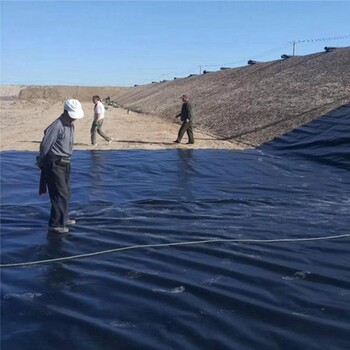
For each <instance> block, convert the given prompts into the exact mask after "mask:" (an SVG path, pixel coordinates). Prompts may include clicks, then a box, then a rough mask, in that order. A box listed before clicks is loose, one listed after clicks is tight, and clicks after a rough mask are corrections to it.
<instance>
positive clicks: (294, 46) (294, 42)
mask: <svg viewBox="0 0 350 350" xmlns="http://www.w3.org/2000/svg"><path fill="white" fill-rule="evenodd" d="M292 44H293V56H295V49H296V44H297V43H296V41H295V40H294V41H293V42H292Z"/></svg>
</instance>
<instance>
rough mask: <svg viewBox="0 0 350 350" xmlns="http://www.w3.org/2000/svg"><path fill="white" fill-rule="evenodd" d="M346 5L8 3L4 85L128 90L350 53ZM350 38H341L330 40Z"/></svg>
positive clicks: (3, 16)
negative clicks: (330, 52) (327, 52)
mask: <svg viewBox="0 0 350 350" xmlns="http://www.w3.org/2000/svg"><path fill="white" fill-rule="evenodd" d="M349 18H350V1H266V2H265V1H171V2H170V1H124V2H122V1H4V0H1V28H0V29H1V57H0V58H1V62H0V63H1V67H0V68H1V70H0V79H1V81H0V82H1V83H2V84H34V85H36V84H38V85H40V84H42V85H90V86H132V85H134V84H144V83H150V82H152V81H159V80H163V79H173V78H174V77H183V76H187V75H189V74H195V73H199V72H200V70H202V71H203V70H204V69H206V70H210V71H214V70H218V69H220V67H221V66H230V67H238V66H243V65H246V63H247V61H248V60H249V59H255V60H259V61H271V60H276V59H279V58H280V56H281V54H285V53H286V54H291V53H292V44H291V42H292V41H299V40H314V39H324V40H320V41H309V42H303V43H297V44H296V54H299V55H305V54H309V53H313V52H319V51H323V48H324V47H325V46H350V24H349V23H350V21H349ZM339 36H347V38H345V39H336V40H326V39H327V38H333V37H339Z"/></svg>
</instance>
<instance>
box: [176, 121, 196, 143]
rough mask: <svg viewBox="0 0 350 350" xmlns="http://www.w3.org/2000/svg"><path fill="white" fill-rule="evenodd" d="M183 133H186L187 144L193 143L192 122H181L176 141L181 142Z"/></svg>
mask: <svg viewBox="0 0 350 350" xmlns="http://www.w3.org/2000/svg"><path fill="white" fill-rule="evenodd" d="M185 132H187V136H188V142H189V143H194V138H193V128H192V122H191V121H189V122H186V121H184V122H182V125H181V127H180V130H179V133H178V135H177V141H179V142H180V141H181V139H182V137H183V136H184V134H185Z"/></svg>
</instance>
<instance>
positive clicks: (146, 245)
mask: <svg viewBox="0 0 350 350" xmlns="http://www.w3.org/2000/svg"><path fill="white" fill-rule="evenodd" d="M348 237H350V234H344V235H336V236H323V237H322V236H319V237H306V238H281V239H221V238H215V239H208V240H203V241H189V242H174V243H158V244H139V245H132V246H127V247H120V248H114V249H108V250H101V251H98V252H93V253H86V254H79V255H72V256H65V257H62V258H55V259H47V260H37V261H28V262H23V263H13V264H1V265H0V268H7V267H22V266H31V265H39V264H47V263H53V262H58V261H68V260H73V259H82V258H87V257H90V256H96V255H102V254H110V253H115V252H121V251H126V250H134V249H144V248H163V247H178V246H187V245H188V246H191V245H197V244H208V243H258V244H259V243H260V244H264V243H266V244H268V243H284V242H307V241H326V240H330V239H340V238H348Z"/></svg>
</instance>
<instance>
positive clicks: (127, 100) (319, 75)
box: [112, 47, 350, 145]
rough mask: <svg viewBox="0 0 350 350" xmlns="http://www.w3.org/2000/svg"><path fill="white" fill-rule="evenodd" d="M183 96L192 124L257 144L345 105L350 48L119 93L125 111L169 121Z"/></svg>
mask: <svg viewBox="0 0 350 350" xmlns="http://www.w3.org/2000/svg"><path fill="white" fill-rule="evenodd" d="M182 94H188V95H189V96H190V97H191V99H192V103H193V107H194V111H195V114H196V125H197V126H199V127H200V128H201V129H203V130H206V131H209V132H211V133H214V134H216V135H217V136H218V137H220V138H223V139H227V140H236V141H241V142H246V143H249V144H252V145H260V144H262V143H264V142H266V141H269V140H271V139H273V138H275V137H276V136H279V135H282V134H284V133H286V132H288V131H290V130H292V129H294V128H297V127H299V126H301V125H303V124H305V123H307V122H309V121H311V120H313V119H316V118H318V117H320V116H322V115H323V114H325V113H327V112H329V111H330V110H332V109H334V108H336V107H339V106H340V105H342V104H344V103H347V102H348V101H349V100H350V47H347V48H341V49H337V50H335V51H333V52H328V53H326V52H321V53H316V54H312V55H307V56H300V57H298V56H296V57H291V58H289V59H286V60H278V61H272V62H266V63H258V64H255V65H252V66H245V67H240V68H234V69H229V70H224V71H219V72H214V73H209V74H205V75H200V76H194V77H188V78H182V79H176V80H173V81H168V82H162V83H156V84H148V85H143V86H138V87H134V88H129V89H120V90H119V91H118V92H117V93H116V94H114V95H113V96H112V97H113V98H114V99H115V100H116V101H117V102H118V103H120V104H121V105H123V106H124V107H128V108H130V109H133V110H136V111H140V112H144V113H151V114H156V115H160V116H163V117H166V118H169V119H171V118H173V116H174V115H175V114H177V113H178V111H179V108H180V106H181V101H180V99H179V97H180V96H181V95H182Z"/></svg>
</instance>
